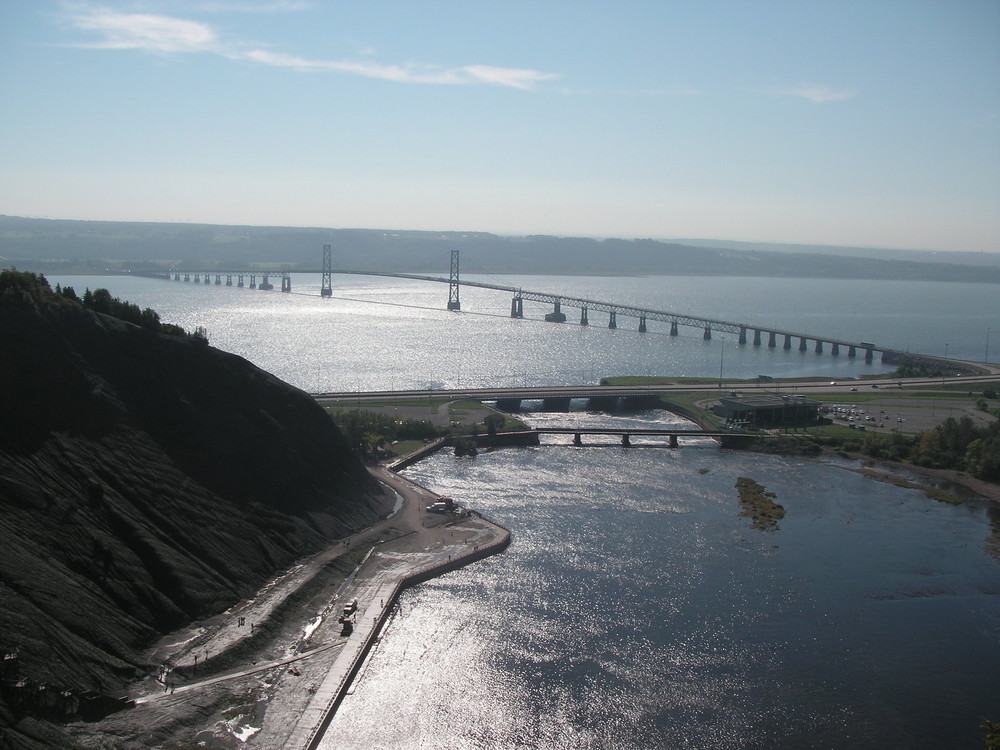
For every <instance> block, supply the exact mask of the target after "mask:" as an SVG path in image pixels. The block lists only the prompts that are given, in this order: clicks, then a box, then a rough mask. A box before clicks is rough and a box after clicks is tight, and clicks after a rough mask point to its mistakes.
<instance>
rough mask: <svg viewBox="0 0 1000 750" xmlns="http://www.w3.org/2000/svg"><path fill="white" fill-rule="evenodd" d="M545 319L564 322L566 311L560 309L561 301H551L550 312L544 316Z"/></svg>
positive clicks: (552, 321) (551, 321)
mask: <svg viewBox="0 0 1000 750" xmlns="http://www.w3.org/2000/svg"><path fill="white" fill-rule="evenodd" d="M545 320H546V321H547V322H549V323H565V322H566V313H564V312H563V311H562V303H561V302H560V301H559V300H556V301H555V302H553V303H552V312H550V313H549V314H548V315H546V316H545Z"/></svg>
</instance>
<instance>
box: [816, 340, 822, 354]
mask: <svg viewBox="0 0 1000 750" xmlns="http://www.w3.org/2000/svg"><path fill="white" fill-rule="evenodd" d="M816 353H817V354H822V353H823V342H822V341H820V340H819V339H816Z"/></svg>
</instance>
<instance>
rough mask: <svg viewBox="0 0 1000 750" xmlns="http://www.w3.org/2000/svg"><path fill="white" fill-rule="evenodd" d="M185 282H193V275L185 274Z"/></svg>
mask: <svg viewBox="0 0 1000 750" xmlns="http://www.w3.org/2000/svg"><path fill="white" fill-rule="evenodd" d="M184 281H188V282H190V281H191V274H189V273H187V272H185V274H184Z"/></svg>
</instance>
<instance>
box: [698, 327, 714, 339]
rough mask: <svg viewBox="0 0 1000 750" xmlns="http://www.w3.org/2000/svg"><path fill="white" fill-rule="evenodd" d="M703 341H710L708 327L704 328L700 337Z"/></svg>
mask: <svg viewBox="0 0 1000 750" xmlns="http://www.w3.org/2000/svg"><path fill="white" fill-rule="evenodd" d="M701 337H702V338H703V339H704V340H705V341H711V340H712V329H711V328H710V327H709V326H705V333H703V334H702V336H701Z"/></svg>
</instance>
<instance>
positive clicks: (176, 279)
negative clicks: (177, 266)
mask: <svg viewBox="0 0 1000 750" xmlns="http://www.w3.org/2000/svg"><path fill="white" fill-rule="evenodd" d="M180 280H181V275H180V274H179V273H175V274H174V281H180Z"/></svg>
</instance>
